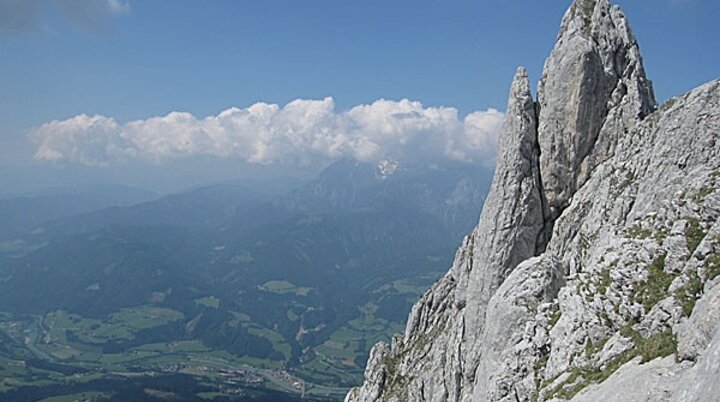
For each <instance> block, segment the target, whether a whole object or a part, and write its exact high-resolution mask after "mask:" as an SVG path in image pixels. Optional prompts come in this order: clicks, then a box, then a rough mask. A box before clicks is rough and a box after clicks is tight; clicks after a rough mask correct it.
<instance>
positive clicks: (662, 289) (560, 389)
mask: <svg viewBox="0 0 720 402" xmlns="http://www.w3.org/2000/svg"><path fill="white" fill-rule="evenodd" d="M506 116H507V117H506V121H505V124H504V126H503V130H502V134H501V137H500V141H499V145H498V159H497V160H498V164H497V167H496V171H495V177H494V179H493V184H492V187H491V192H490V194H489V196H488V199H487V201H486V203H485V206H484V208H483V212H482V214H481V217H480V222H479V224H478V226H477V227H476V228H475V230H474V231H473V232H472V233H471V234H470V235H468V236H467V237H466V238H465V240H464V241H463V244H462V245H461V247H460V249H459V250H458V252H457V254H456V258H455V261H454V263H453V266H452V267H451V269H450V270H449V272H448V273H447V275H445V277H443V278H442V279H441V280H440V281H438V282H437V283H436V284H435V285H433V287H432V288H431V289H430V290H428V292H426V293H425V294H424V295H423V297H422V298H421V299H420V300H419V301H418V302H417V303H416V305H415V306H414V307H413V309H412V312H411V313H410V316H409V318H408V323H407V327H406V330H405V334H404V335H403V336H397V337H395V338H394V339H393V341H392V345H386V344H382V343H381V344H378V345H376V346H375V347H374V348H373V350H372V352H371V355H370V359H369V361H368V366H367V368H366V371H365V377H366V378H365V383H364V384H363V385H362V386H361V387H359V388H356V389H353V390H351V392H350V393H349V394H348V396H347V397H346V401H347V402H355V401H545V400H551V399H554V400H569V399H572V400H582V401H590V400H628V401H629V400H633V401H635V400H647V401H663V400H677V401H680V400H708V401H709V400H713V399H712V398H714V395H717V393H712V392H714V391H716V389H715V388H717V384H715V381H714V379H715V378H718V377H719V376H720V367H718V363H717V359H714V358H713V357H712V356H713V354H717V353H718V350H720V332H719V331H718V328H719V327H720V296H719V295H720V279H719V278H720V225H719V224H718V223H717V217H718V215H720V191H718V188H719V187H720V138H718V137H719V136H720V82H718V81H715V82H711V83H708V84H706V85H703V86H701V87H699V88H697V89H695V90H693V91H691V92H690V93H688V94H686V95H683V96H682V97H678V98H673V99H671V100H670V101H668V102H667V103H666V104H665V105H663V106H662V107H660V108H659V109H658V108H657V106H656V102H655V99H654V95H653V91H652V86H651V84H650V81H649V80H648V79H647V78H646V77H645V72H644V68H643V65H642V58H641V56H640V52H639V49H638V45H637V42H636V40H635V38H634V36H633V34H632V32H631V30H630V28H629V26H628V24H627V21H626V19H625V17H624V16H623V14H622V12H621V11H620V10H619V8H617V7H611V6H610V5H609V4H608V2H607V0H576V1H575V2H574V3H573V4H572V5H571V7H570V9H569V10H568V11H567V13H566V14H565V16H564V18H563V22H562V26H561V30H560V34H559V35H558V40H557V44H556V46H555V48H554V49H553V51H552V53H551V55H550V57H549V58H548V60H547V61H546V63H545V68H544V72H543V76H542V79H541V82H540V85H539V89H538V99H537V101H534V100H533V98H532V95H531V93H530V85H529V82H528V78H527V74H526V73H525V71H524V70H523V69H519V70H518V72H517V73H516V75H515V78H514V80H513V83H512V87H511V90H510V96H509V100H508V108H507V115H506ZM645 385H650V386H645ZM713 387H714V388H713ZM623 398H624V399H623Z"/></svg>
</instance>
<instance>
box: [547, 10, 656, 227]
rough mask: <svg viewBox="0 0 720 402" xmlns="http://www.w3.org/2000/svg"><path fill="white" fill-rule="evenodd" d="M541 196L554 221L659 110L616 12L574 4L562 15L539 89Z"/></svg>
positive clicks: (634, 47)
mask: <svg viewBox="0 0 720 402" xmlns="http://www.w3.org/2000/svg"><path fill="white" fill-rule="evenodd" d="M538 103H539V104H540V117H539V121H540V124H539V127H538V131H539V133H538V142H539V143H540V150H541V152H540V165H541V169H542V172H543V175H542V177H543V180H542V181H543V188H544V194H545V197H546V199H547V203H548V211H547V212H548V213H549V215H550V219H555V218H557V216H558V215H559V213H560V212H561V211H562V209H563V208H564V207H566V206H567V203H568V201H569V199H570V197H571V196H572V194H573V193H574V192H575V191H576V190H577V188H578V187H580V186H581V185H582V184H583V183H584V182H585V181H586V180H587V178H588V177H589V175H590V173H591V172H592V170H593V169H594V167H595V166H596V165H597V164H598V163H599V162H601V161H603V160H605V159H607V158H608V157H609V156H610V155H611V154H612V153H613V146H614V144H616V141H617V136H618V135H620V134H621V133H622V131H623V130H624V129H625V128H627V127H628V126H630V125H633V124H634V123H635V122H636V121H637V120H638V119H641V118H643V117H645V116H647V115H648V114H650V113H651V112H652V111H653V110H654V108H655V97H654V94H653V90H652V85H651V83H650V81H648V80H647V78H646V77H645V69H644V68H643V64H642V57H641V56H640V51H639V48H638V44H637V42H636V40H635V37H634V36H633V33H632V32H631V31H630V27H629V26H628V24H627V21H626V20H625V16H624V15H623V14H622V12H621V11H620V9H619V8H617V7H610V5H609V4H608V2H607V0H583V1H576V2H575V3H573V4H572V6H570V9H569V10H568V11H567V13H566V14H565V17H564V18H563V21H562V26H561V27H560V34H559V35H558V39H557V44H556V45H555V48H554V49H553V51H552V53H551V54H550V57H549V58H548V59H547V61H546V62H545V68H544V71H543V76H542V80H541V81H540V86H539V88H538Z"/></svg>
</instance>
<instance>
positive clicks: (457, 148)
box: [31, 97, 503, 166]
mask: <svg viewBox="0 0 720 402" xmlns="http://www.w3.org/2000/svg"><path fill="white" fill-rule="evenodd" d="M502 120H503V114H502V113H501V112H499V111H497V110H494V109H489V110H486V111H477V112H473V113H470V114H469V115H467V116H466V117H464V118H460V117H459V116H458V111H457V110H456V109H454V108H449V107H424V106H423V105H422V104H421V103H420V102H413V101H410V100H407V99H403V100H400V101H390V100H384V99H381V100H377V101H375V102H373V103H372V104H367V105H359V106H355V107H353V108H351V109H350V110H347V111H343V112H336V111H335V102H334V101H333V99H332V98H330V97H328V98H325V99H322V100H303V99H298V100H295V101H292V102H290V103H288V104H287V105H285V106H284V107H280V106H278V105H275V104H267V103H256V104H254V105H252V106H250V107H247V108H243V109H240V108H230V109H227V110H224V111H222V112H221V113H219V114H217V115H215V116H208V117H205V118H202V119H198V118H196V117H195V116H193V115H192V114H190V113H182V112H172V113H169V114H167V115H165V116H158V117H151V118H148V119H144V120H135V121H130V122H127V123H124V124H121V123H118V122H117V121H115V119H113V118H111V117H105V116H100V115H96V116H87V115H84V114H83V115H79V116H75V117H73V118H70V119H67V120H62V121H60V120H55V121H51V122H49V123H46V124H44V125H42V126H40V127H38V128H36V129H34V130H32V132H31V139H32V140H33V141H34V142H35V144H36V146H37V149H36V153H35V158H37V159H39V160H44V161H49V162H57V163H79V164H83V165H89V166H101V165H108V164H113V163H121V162H122V161H128V160H138V159H140V160H145V161H150V162H154V163H163V162H165V161H168V160H172V159H177V158H183V157H196V156H214V157H218V158H238V159H241V160H243V161H245V162H248V163H251V164H273V163H282V164H289V165H296V166H305V165H309V164H312V163H314V162H318V161H323V160H331V159H335V158H339V157H351V158H355V159H358V160H362V161H367V162H373V161H378V160H381V159H388V158H391V159H397V160H413V161H439V160H443V159H444V160H448V159H450V160H456V161H465V162H471V163H483V164H492V163H493V162H494V157H495V148H496V143H497V135H498V133H499V131H500V126H501V124H502Z"/></svg>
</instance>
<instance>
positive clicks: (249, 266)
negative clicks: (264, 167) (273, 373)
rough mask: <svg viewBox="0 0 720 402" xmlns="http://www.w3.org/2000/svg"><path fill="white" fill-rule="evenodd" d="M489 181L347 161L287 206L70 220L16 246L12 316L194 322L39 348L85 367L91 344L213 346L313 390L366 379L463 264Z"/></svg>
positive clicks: (242, 198) (102, 213)
mask: <svg viewBox="0 0 720 402" xmlns="http://www.w3.org/2000/svg"><path fill="white" fill-rule="evenodd" d="M490 176H491V172H489V171H488V170H486V169H484V168H478V167H474V166H469V165H463V164H457V165H454V166H443V167H434V166H433V167H428V166H406V165H403V164H402V163H397V162H393V161H386V162H384V163H382V164H380V165H378V166H375V165H370V164H366V163H362V162H358V161H354V160H349V159H342V160H340V161H337V162H336V163H334V164H332V165H331V166H329V167H328V168H327V169H325V170H324V171H323V172H322V173H321V174H320V175H319V176H318V177H317V178H315V179H314V180H312V181H310V182H309V183H306V184H304V185H301V186H300V187H298V188H296V189H295V190H292V191H289V192H287V193H285V194H282V195H279V196H277V195H276V196H272V195H268V194H265V193H261V192H257V191H254V190H252V189H249V188H247V187H244V186H241V185H237V184H218V185H213V186H208V187H201V188H197V189H194V190H192V191H188V192H184V193H180V194H175V195H169V196H165V197H161V198H158V199H155V200H149V201H144V202H140V203H136V204H133V205H122V206H112V207H108V208H102V209H98V210H94V211H87V210H84V211H83V210H80V211H79V212H80V213H77V214H73V215H68V214H66V213H65V214H60V213H59V212H58V213H57V214H54V215H56V216H57V215H64V216H57V217H56V216H53V215H50V216H49V217H48V219H46V220H45V221H43V222H41V223H38V222H36V220H31V221H27V222H25V223H23V224H22V225H18V226H17V228H18V229H16V230H15V232H10V231H8V233H9V234H8V235H6V236H5V238H6V240H5V241H4V242H3V243H2V245H3V247H2V249H1V250H2V253H0V312H5V313H9V314H10V318H8V319H7V320H9V321H17V322H20V324H19V325H29V326H30V327H31V328H36V327H38V326H39V327H41V328H43V327H44V325H45V324H44V323H45V322H46V321H47V320H48V319H50V318H49V317H55V316H56V315H57V314H58V311H61V312H62V314H71V315H72V314H74V315H77V316H78V317H82V320H87V322H91V321H92V322H95V324H93V325H96V326H97V328H98V329H97V331H100V332H102V330H101V329H102V328H104V326H106V325H110V323H114V322H115V321H114V318H113V317H117V315H118V314H125V313H122V312H126V311H135V312H138V311H144V310H143V309H150V308H161V309H167V310H168V311H172V312H173V313H172V314H175V315H176V316H177V317H180V318H178V319H176V320H171V321H167V322H162V321H161V322H158V323H148V325H146V326H142V327H141V328H133V329H132V330H129V333H128V334H127V336H123V337H120V338H118V337H102V336H98V337H92V336H89V335H87V334H86V333H84V332H82V331H81V330H79V329H77V328H74V329H73V328H71V327H68V328H66V329H65V332H64V334H65V335H64V339H65V340H63V341H62V342H61V341H53V342H57V343H58V344H57V345H55V343H53V342H50V343H49V344H42V345H41V346H40V347H46V348H49V347H50V346H48V345H55V346H57V347H67V348H70V349H72V350H77V351H78V355H77V356H76V357H75V358H74V359H75V360H77V359H82V356H83V355H82V353H84V352H82V351H83V350H86V349H87V348H91V349H93V350H96V351H97V350H102V351H104V352H105V353H113V354H127V353H134V352H133V351H134V350H136V348H142V347H143V345H150V344H156V343H158V342H170V341H175V342H189V341H199V342H200V343H201V344H202V345H203V347H205V348H210V349H211V350H215V351H218V352H223V353H229V355H228V356H230V357H227V358H228V359H230V358H232V359H239V361H242V362H246V363H250V364H253V365H255V366H263V367H278V366H280V367H284V368H285V369H287V370H289V371H290V372H292V373H294V374H296V375H298V376H300V377H302V378H305V379H307V380H308V381H309V382H313V383H318V384H324V385H336V386H349V385H353V384H357V383H358V381H359V379H360V376H361V373H362V367H363V366H364V363H365V358H366V356H367V353H368V348H369V346H370V345H372V344H373V343H374V342H376V341H378V340H387V339H389V336H390V335H392V333H394V332H396V331H398V330H399V329H400V327H399V325H400V323H402V322H403V321H404V320H405V318H406V317H407V314H408V312H409V308H410V306H411V302H412V300H414V299H415V298H417V297H418V296H419V295H420V294H421V293H422V292H423V291H424V290H425V289H426V287H427V286H428V285H429V284H430V283H432V282H433V281H434V280H435V279H437V277H438V276H439V275H440V273H441V272H442V271H444V270H445V269H446V268H447V266H449V264H450V263H451V261H452V256H453V249H454V247H455V245H456V244H457V243H458V242H459V241H460V239H461V238H462V236H464V235H465V234H466V233H467V232H468V231H469V230H470V228H471V227H472V226H473V225H474V223H475V222H476V221H477V215H478V212H479V210H480V208H481V206H482V203H483V200H484V197H485V194H486V191H487V188H488V186H489V178H490ZM163 311H164V310H163ZM38 316H39V317H44V318H42V319H41V322H40V323H39V324H38V323H36V324H32V322H34V321H33V320H35V319H30V318H28V317H38ZM23 317H24V318H23ZM23 322H24V324H22V323H23ZM155 324H157V325H155ZM45 336H48V334H46V335H45ZM63 342H64V343H63ZM98 348H99V349H98ZM49 355H50V356H53V355H52V354H49ZM51 360H52V361H55V362H58V363H64V364H73V360H72V359H71V360H68V359H62V358H57V357H52V358H51ZM142 368H143V369H147V367H145V366H142ZM123 369H126V370H131V369H139V368H138V367H135V368H131V367H129V366H124V367H123Z"/></svg>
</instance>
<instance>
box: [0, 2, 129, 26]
mask: <svg viewBox="0 0 720 402" xmlns="http://www.w3.org/2000/svg"><path fill="white" fill-rule="evenodd" d="M53 7H54V8H55V9H57V10H59V11H60V12H61V13H62V15H63V16H65V17H66V18H67V19H68V20H69V21H71V22H73V23H76V24H79V25H80V26H83V27H85V28H87V29H90V30H98V29H100V28H101V27H102V25H103V24H104V22H105V20H107V18H108V17H110V16H113V15H118V14H128V13H129V12H130V3H128V2H127V1H126V0H0V33H6V34H17V33H23V32H28V31H33V30H36V29H38V28H41V27H42V25H43V18H44V17H45V14H46V13H47V12H48V11H49V10H50V9H52V8H53Z"/></svg>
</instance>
